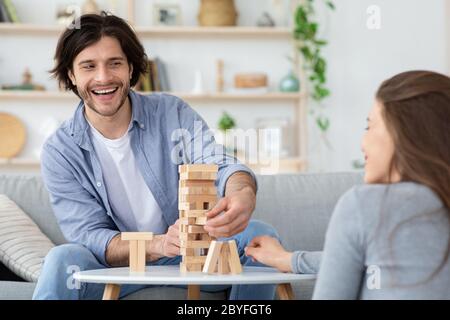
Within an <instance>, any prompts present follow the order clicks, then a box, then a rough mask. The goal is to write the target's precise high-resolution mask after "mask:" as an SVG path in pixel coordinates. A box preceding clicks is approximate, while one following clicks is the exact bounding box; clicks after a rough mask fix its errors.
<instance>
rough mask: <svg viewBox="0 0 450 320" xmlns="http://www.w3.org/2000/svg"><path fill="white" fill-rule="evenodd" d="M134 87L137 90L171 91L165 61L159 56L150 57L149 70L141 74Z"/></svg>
mask: <svg viewBox="0 0 450 320" xmlns="http://www.w3.org/2000/svg"><path fill="white" fill-rule="evenodd" d="M134 88H135V90H137V91H144V92H153V91H163V92H169V91H170V85H169V78H168V75H167V68H166V65H165V63H164V62H163V61H162V60H161V59H160V58H158V57H156V58H155V59H150V60H149V61H148V70H147V72H146V73H145V74H142V75H141V76H140V78H139V81H138V83H137V84H136V86H135V87H134Z"/></svg>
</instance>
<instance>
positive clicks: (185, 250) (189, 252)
mask: <svg viewBox="0 0 450 320" xmlns="http://www.w3.org/2000/svg"><path fill="white" fill-rule="evenodd" d="M180 255H182V256H187V257H192V256H195V249H194V248H180Z"/></svg>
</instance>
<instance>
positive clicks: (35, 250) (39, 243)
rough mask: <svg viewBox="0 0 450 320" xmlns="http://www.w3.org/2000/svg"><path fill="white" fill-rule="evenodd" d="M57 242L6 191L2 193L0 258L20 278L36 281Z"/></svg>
mask: <svg viewBox="0 0 450 320" xmlns="http://www.w3.org/2000/svg"><path fill="white" fill-rule="evenodd" d="M54 246H55V245H54V244H53V243H52V242H51V241H50V239H48V238H47V236H46V235H44V234H43V233H42V231H41V230H40V229H39V227H38V226H37V225H36V224H35V223H34V222H33V220H31V219H30V218H29V217H28V215H27V214H26V213H24V212H23V211H22V210H21V209H20V208H19V207H18V206H17V205H16V204H15V203H14V202H13V201H11V200H10V199H9V198H8V197H7V196H6V195H3V194H0V261H1V262H2V263H3V264H4V265H5V266H6V267H7V268H8V269H10V270H11V271H12V272H14V273H15V274H17V275H18V276H20V277H21V278H23V279H25V280H27V281H30V282H36V281H37V279H38V278H39V274H40V272H41V268H42V264H43V262H44V258H45V256H46V255H47V253H48V252H49V251H50V249H51V248H53V247H54Z"/></svg>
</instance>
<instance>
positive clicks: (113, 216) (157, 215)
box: [34, 14, 277, 299]
mask: <svg viewBox="0 0 450 320" xmlns="http://www.w3.org/2000/svg"><path fill="white" fill-rule="evenodd" d="M55 62H56V66H55V68H54V69H53V70H52V72H53V74H54V76H55V77H56V78H57V79H58V81H59V82H60V84H62V85H63V86H65V87H66V89H70V90H72V91H73V92H74V93H75V94H77V95H78V96H79V97H80V99H81V102H80V104H79V106H78V108H77V109H76V111H75V114H74V117H73V118H72V119H70V120H68V121H66V122H65V123H64V124H63V125H62V126H61V127H60V128H59V129H58V130H57V131H56V132H55V133H54V134H53V135H52V136H51V137H50V138H49V139H48V140H47V141H46V143H45V145H44V147H43V152H42V156H41V158H42V159H41V160H42V175H43V178H44V181H45V184H46V186H47V189H48V191H49V193H50V200H51V203H52V206H53V209H54V212H55V215H56V217H57V219H58V223H59V225H60V227H61V230H62V231H63V233H64V235H65V237H66V239H67V240H68V242H69V243H70V244H65V245H62V246H58V247H56V248H54V249H53V250H51V251H50V252H49V254H48V255H47V257H46V259H45V262H44V266H43V270H42V273H41V276H40V278H39V281H38V283H37V286H36V289H35V292H34V298H35V299H97V298H100V297H101V295H102V291H103V286H101V285H97V284H81V285H79V284H78V286H75V288H74V286H73V285H68V284H71V279H70V276H71V271H73V270H76V269H79V270H89V269H99V268H105V267H113V266H114V267H116V266H125V265H127V264H128V254H129V251H128V243H127V242H125V241H122V240H120V232H122V231H150V232H154V234H156V236H155V237H154V240H153V241H152V242H151V244H150V245H148V247H147V263H148V264H150V265H167V264H179V263H180V256H179V254H180V241H179V237H178V220H177V219H178V208H177V207H178V202H177V199H178V165H179V164H181V163H216V164H218V166H219V172H218V178H217V187H218V192H219V193H220V196H221V197H222V198H221V199H220V200H219V202H218V204H217V205H216V206H215V207H214V208H213V209H212V210H211V211H210V212H208V213H207V215H208V218H209V220H208V223H207V224H206V226H205V230H206V231H207V232H208V233H209V234H210V235H211V236H214V237H218V238H233V239H236V241H237V244H238V249H239V254H240V255H241V262H242V263H243V264H244V265H257V262H254V261H252V260H251V259H250V258H247V257H246V256H245V255H244V248H245V246H246V245H247V243H249V242H250V240H251V239H252V238H253V237H255V236H258V235H264V234H266V235H271V236H277V235H276V232H275V231H274V230H273V228H272V227H270V226H268V225H266V224H264V223H262V222H259V221H255V220H250V217H251V213H252V212H253V210H254V208H255V202H256V180H255V177H254V174H253V173H252V172H251V171H250V170H249V169H248V168H247V167H245V166H244V165H241V164H238V163H237V162H236V161H235V159H234V158H232V157H229V156H227V155H226V154H225V153H224V152H223V148H218V145H216V144H215V142H214V139H213V138H212V136H209V137H208V132H209V129H208V127H207V125H206V124H205V123H204V121H203V119H201V117H200V116H199V115H198V114H197V113H196V112H195V111H193V110H192V109H191V108H190V107H189V106H188V105H187V104H186V103H185V102H183V101H182V100H181V99H179V98H176V97H174V96H171V95H167V94H153V95H150V96H143V95H139V94H137V93H135V92H133V91H132V90H130V87H132V86H134V85H135V84H136V82H137V81H138V79H139V76H140V75H141V74H142V73H143V72H144V71H145V70H146V68H147V57H146V54H145V51H144V48H143V46H142V45H141V43H140V42H139V40H138V39H137V37H136V35H135V34H134V32H133V31H132V30H131V28H130V27H129V26H128V25H127V23H126V22H125V21H123V20H122V19H120V18H118V17H115V16H108V15H105V14H102V15H84V16H82V17H81V18H80V28H78V29H67V30H66V31H65V32H64V33H63V34H62V36H61V38H60V40H59V43H58V46H57V49H56V54H55ZM205 137H207V138H206V139H205ZM74 268H75V269H74ZM141 288H143V286H131V285H130V286H122V290H121V297H122V296H125V295H127V294H130V293H132V292H134V291H136V290H139V289H141ZM202 289H205V290H210V291H214V290H219V289H223V288H213V287H206V288H202ZM273 296H274V286H269V285H260V286H258V287H257V288H256V287H255V286H235V287H233V288H232V290H231V293H230V298H231V299H271V298H273Z"/></svg>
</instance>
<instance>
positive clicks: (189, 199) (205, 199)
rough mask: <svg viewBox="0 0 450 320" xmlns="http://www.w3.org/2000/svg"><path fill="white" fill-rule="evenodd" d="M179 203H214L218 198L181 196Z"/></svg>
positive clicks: (192, 195)
mask: <svg viewBox="0 0 450 320" xmlns="http://www.w3.org/2000/svg"><path fill="white" fill-rule="evenodd" d="M178 201H179V202H189V203H191V202H203V203H204V202H208V203H210V202H214V201H217V196H216V195H215V194H213V195H203V194H200V195H198V194H180V195H179V197H178Z"/></svg>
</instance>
